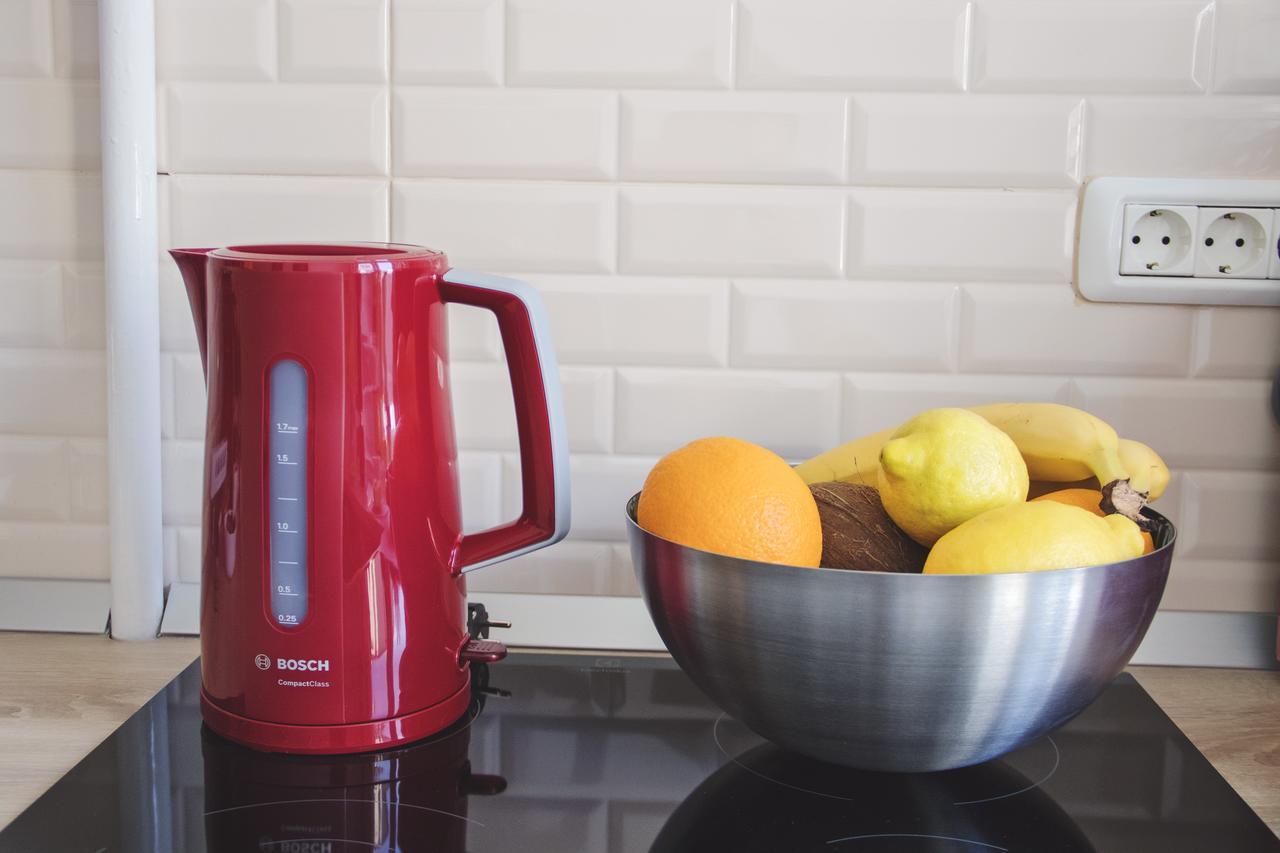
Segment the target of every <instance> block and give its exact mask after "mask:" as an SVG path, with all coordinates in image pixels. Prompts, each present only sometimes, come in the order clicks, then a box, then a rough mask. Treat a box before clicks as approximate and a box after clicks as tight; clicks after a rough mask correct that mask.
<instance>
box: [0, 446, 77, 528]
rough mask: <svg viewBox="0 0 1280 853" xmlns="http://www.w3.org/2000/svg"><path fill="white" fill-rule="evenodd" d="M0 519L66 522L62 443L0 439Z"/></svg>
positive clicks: (66, 481) (66, 486)
mask: <svg viewBox="0 0 1280 853" xmlns="http://www.w3.org/2000/svg"><path fill="white" fill-rule="evenodd" d="M0 472H3V475H0V519H4V520H6V521H66V520H68V519H70V517H71V513H70V500H69V498H70V494H71V489H70V480H69V476H68V470H67V455H66V442H65V441H63V440H62V439H58V438H43V437H41V438H36V437H26V436H0Z"/></svg>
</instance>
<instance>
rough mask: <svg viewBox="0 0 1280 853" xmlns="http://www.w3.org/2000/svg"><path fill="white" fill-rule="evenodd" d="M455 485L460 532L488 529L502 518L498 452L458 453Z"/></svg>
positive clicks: (500, 464) (500, 467)
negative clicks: (458, 491)
mask: <svg viewBox="0 0 1280 853" xmlns="http://www.w3.org/2000/svg"><path fill="white" fill-rule="evenodd" d="M458 487H459V489H460V495H461V498H462V530H463V532H464V533H475V532H476V531H479V530H488V529H489V528H490V527H497V526H498V525H499V524H501V523H502V522H503V521H505V520H506V519H504V518H503V517H502V456H501V454H498V453H476V452H474V451H463V452H462V453H459V454H458Z"/></svg>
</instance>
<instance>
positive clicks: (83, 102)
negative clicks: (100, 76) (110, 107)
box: [0, 80, 99, 170]
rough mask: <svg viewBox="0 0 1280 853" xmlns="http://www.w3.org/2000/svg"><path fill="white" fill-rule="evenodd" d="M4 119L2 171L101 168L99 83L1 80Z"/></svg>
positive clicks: (0, 153) (0, 149) (0, 135)
mask: <svg viewBox="0 0 1280 853" xmlns="http://www.w3.org/2000/svg"><path fill="white" fill-rule="evenodd" d="M0 116H3V121H4V126H5V130H4V133H0V168H7V169H85V170H91V169H97V168H98V164H99V156H98V136H99V127H98V84H97V83H91V82H71V81H66V80H0Z"/></svg>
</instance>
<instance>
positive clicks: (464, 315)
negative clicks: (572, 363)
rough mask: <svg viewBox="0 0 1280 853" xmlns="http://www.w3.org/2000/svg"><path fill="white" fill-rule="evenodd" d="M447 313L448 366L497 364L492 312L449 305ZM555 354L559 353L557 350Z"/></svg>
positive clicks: (499, 347) (497, 344)
mask: <svg viewBox="0 0 1280 853" xmlns="http://www.w3.org/2000/svg"><path fill="white" fill-rule="evenodd" d="M448 314H449V320H448V325H449V361H450V362H451V363H452V362H455V361H498V360H499V359H501V358H502V342H501V340H500V338H499V335H498V322H497V320H495V319H494V317H493V312H492V311H487V310H485V309H484V308H477V307H475V306H473V305H458V304H451V305H449V306H448ZM557 343H559V342H558V341H557ZM557 353H559V348H558V347H557ZM562 360H563V359H562Z"/></svg>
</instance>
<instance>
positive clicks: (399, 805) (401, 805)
mask: <svg viewBox="0 0 1280 853" xmlns="http://www.w3.org/2000/svg"><path fill="white" fill-rule="evenodd" d="M295 803H369V804H371V805H380V804H385V803H386V800H351V799H346V798H344V797H316V798H315V799H307V800H270V801H264V802H260V803H245V804H244V805H243V806H227V807H226V808H225V809H214V810H213V811H208V812H205V813H204V816H205V817H214V816H216V815H220V814H225V813H226V812H237V811H241V810H243V809H256V808H261V807H262V806H288V805H293V804H295ZM396 807H397V808H406V809H420V810H422V811H424V812H433V813H435V814H442V815H446V816H448V817H456V818H457V819H458V820H465V821H466V822H467V823H474V824H475V825H476V826H478V827H481V828H483V827H484V824H483V823H481V822H480V821H478V820H476V819H475V818H473V817H466V816H464V815H460V814H455V813H454V812H447V811H445V810H444V809H433V808H431V806H420V805H417V804H416V803H406V802H404V801H403V800H400V801H397V802H396Z"/></svg>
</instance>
